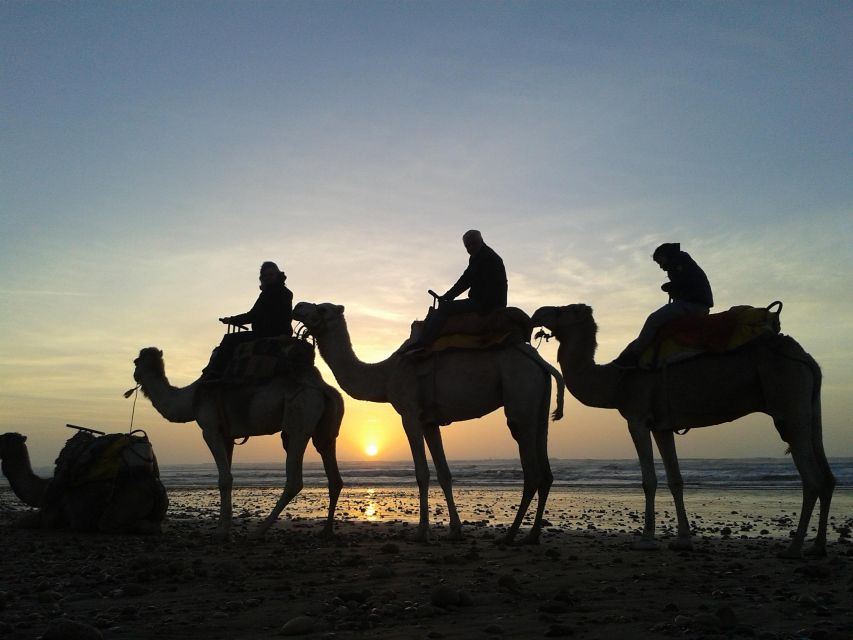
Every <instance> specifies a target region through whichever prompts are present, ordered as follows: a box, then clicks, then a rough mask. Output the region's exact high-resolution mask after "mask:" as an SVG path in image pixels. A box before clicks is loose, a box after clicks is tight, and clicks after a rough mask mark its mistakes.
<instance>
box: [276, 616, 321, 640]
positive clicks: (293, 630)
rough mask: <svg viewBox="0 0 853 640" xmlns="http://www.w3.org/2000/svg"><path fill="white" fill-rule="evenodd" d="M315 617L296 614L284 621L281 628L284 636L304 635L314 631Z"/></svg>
mask: <svg viewBox="0 0 853 640" xmlns="http://www.w3.org/2000/svg"><path fill="white" fill-rule="evenodd" d="M314 627H315V623H314V618H309V617H308V616H296V617H295V618H291V619H290V620H288V621H287V622H285V623H284V626H283V627H282V628H281V632H280V633H281V635H283V636H304V635H306V634H309V633H312V632H313V631H314Z"/></svg>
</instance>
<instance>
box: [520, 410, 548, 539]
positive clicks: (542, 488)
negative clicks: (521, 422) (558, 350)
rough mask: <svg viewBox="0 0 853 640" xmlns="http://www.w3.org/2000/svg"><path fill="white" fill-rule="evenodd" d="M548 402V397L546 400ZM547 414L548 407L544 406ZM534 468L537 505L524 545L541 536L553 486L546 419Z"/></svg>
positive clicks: (541, 431) (540, 435) (537, 442)
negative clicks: (536, 471) (535, 469)
mask: <svg viewBox="0 0 853 640" xmlns="http://www.w3.org/2000/svg"><path fill="white" fill-rule="evenodd" d="M548 400H549V401H550V396H549V398H548ZM545 411H546V413H547V411H548V407H547V405H546V407H545ZM536 468H537V469H538V471H539V482H538V488H537V493H538V494H539V504H538V505H536V517H535V518H534V519H533V527H532V528H531V529H530V533H528V534H527V536H526V537H525V538H524V543H525V544H539V536H540V535H541V534H542V519H543V518H544V517H545V504H546V503H547V501H548V494H549V493H550V492H551V485H552V484H554V474H553V473H551V463H550V462H549V461H548V419H547V418H546V419H545V426H544V429H541V430H540V432H539V437H538V438H537V440H536Z"/></svg>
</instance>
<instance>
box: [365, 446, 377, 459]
mask: <svg viewBox="0 0 853 640" xmlns="http://www.w3.org/2000/svg"><path fill="white" fill-rule="evenodd" d="M364 452H365V453H366V454H367V455H369V456H370V457H371V458H372V457H373V456H375V455H376V454H377V453H379V447H377V446H376V445H375V444H369V445H367V446H366V447H365V448H364Z"/></svg>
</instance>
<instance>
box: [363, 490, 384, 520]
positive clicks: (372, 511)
mask: <svg viewBox="0 0 853 640" xmlns="http://www.w3.org/2000/svg"><path fill="white" fill-rule="evenodd" d="M375 493H376V490H375V489H368V490H367V501H366V503H365V505H364V507H362V510H361V511H362V513H363V514H364V517H365V519H367V520H378V519H379V518H380V517H381V516H380V515H379V505H378V504H376V501H375V500H374V499H373V498H374V495H375Z"/></svg>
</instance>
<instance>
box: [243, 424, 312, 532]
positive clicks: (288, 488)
mask: <svg viewBox="0 0 853 640" xmlns="http://www.w3.org/2000/svg"><path fill="white" fill-rule="evenodd" d="M283 438H284V432H283V431H282V439H283ZM309 439H310V437H309V436H308V435H307V434H306V433H304V432H298V433H291V434H289V437H288V443H287V444H288V447H287V458H286V460H285V463H284V467H285V475H286V479H285V484H284V491H282V493H281V497H280V498H279V499H278V502H277V503H276V505H275V507H273V510H272V512H270V514H269V515H268V516H267V517H266V518H264V521H263V522H261V524H260V525H259V526H258V528H257V529H256V530H255V531H254V532H253V533H252V535H251V537H252V538H254V539H257V538H261V537H263V535H264V534H265V533H266V532H267V530H268V529H269V528H270V527H271V526H272V525H273V524H275V522H276V520H278V516H279V515H281V512H282V511H284V508H285V507H286V506H287V505H288V504H289V503H290V501H291V500H293V499H294V498H295V497H296V496H297V495H298V494H299V492H300V491H302V459H303V458H304V457H305V448H306V447H307V446H308V440H309Z"/></svg>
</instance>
